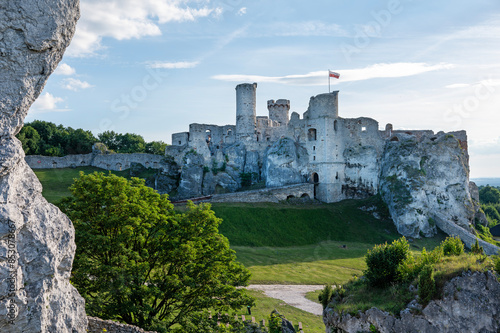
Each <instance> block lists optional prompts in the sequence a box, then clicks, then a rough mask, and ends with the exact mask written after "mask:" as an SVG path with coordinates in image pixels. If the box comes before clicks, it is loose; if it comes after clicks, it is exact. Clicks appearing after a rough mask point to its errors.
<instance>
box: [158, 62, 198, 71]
mask: <svg viewBox="0 0 500 333" xmlns="http://www.w3.org/2000/svg"><path fill="white" fill-rule="evenodd" d="M199 63H200V62H199V61H192V62H189V61H178V62H160V61H158V62H153V63H151V64H150V65H149V67H150V68H162V69H179V68H193V67H196V66H198V64H199Z"/></svg>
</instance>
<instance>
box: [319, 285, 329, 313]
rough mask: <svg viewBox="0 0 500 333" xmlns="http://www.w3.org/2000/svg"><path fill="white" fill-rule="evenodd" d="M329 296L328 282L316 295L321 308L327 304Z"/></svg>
mask: <svg viewBox="0 0 500 333" xmlns="http://www.w3.org/2000/svg"><path fill="white" fill-rule="evenodd" d="M331 297H332V287H331V286H330V285H329V284H327V285H326V286H325V287H324V288H323V290H322V291H321V293H320V294H319V295H318V300H319V302H320V303H321V304H322V305H323V309H325V308H326V307H327V306H328V303H329V302H330V298H331Z"/></svg>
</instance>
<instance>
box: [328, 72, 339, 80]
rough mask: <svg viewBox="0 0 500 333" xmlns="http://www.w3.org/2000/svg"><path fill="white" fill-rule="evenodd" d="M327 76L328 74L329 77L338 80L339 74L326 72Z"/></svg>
mask: <svg viewBox="0 0 500 333" xmlns="http://www.w3.org/2000/svg"><path fill="white" fill-rule="evenodd" d="M328 74H329V77H334V78H336V79H338V78H340V74H339V73H335V72H332V71H328Z"/></svg>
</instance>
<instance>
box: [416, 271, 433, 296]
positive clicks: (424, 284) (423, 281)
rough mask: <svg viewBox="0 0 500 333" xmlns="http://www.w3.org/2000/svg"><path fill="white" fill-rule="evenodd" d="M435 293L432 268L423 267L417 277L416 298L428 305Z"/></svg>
mask: <svg viewBox="0 0 500 333" xmlns="http://www.w3.org/2000/svg"><path fill="white" fill-rule="evenodd" d="M435 293H436V282H435V281H434V276H433V266H432V265H425V266H424V267H423V268H422V270H421V272H420V275H419V277H418V297H419V298H420V301H421V302H424V303H428V302H429V301H430V300H431V299H432V298H433V297H434V295H435Z"/></svg>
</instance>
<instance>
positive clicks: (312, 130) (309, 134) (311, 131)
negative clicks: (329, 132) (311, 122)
mask: <svg viewBox="0 0 500 333" xmlns="http://www.w3.org/2000/svg"><path fill="white" fill-rule="evenodd" d="M307 138H308V139H309V141H316V129H315V128H310V129H309V131H307Z"/></svg>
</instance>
